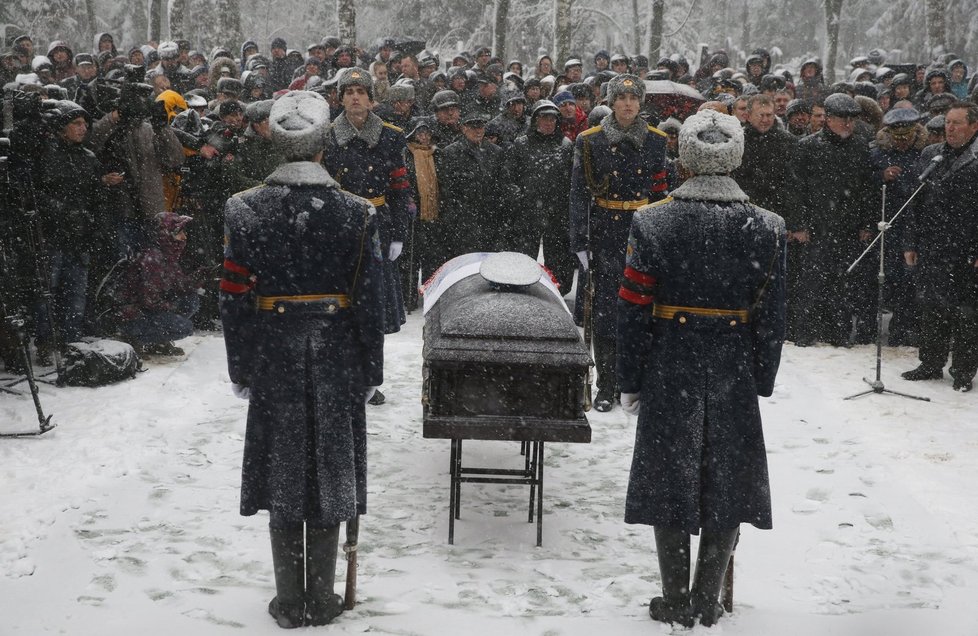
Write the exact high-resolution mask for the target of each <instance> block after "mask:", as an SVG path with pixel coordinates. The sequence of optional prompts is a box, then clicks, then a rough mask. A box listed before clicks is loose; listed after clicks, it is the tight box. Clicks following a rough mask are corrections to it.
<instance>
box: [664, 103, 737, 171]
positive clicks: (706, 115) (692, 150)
mask: <svg viewBox="0 0 978 636" xmlns="http://www.w3.org/2000/svg"><path fill="white" fill-rule="evenodd" d="M743 156H744V130H743V128H742V127H741V125H740V120H738V119H737V118H736V117H732V116H730V115H724V114H723V113H718V112H717V111H715V110H701V111H700V112H698V113H695V114H694V115H691V116H690V117H689V118H688V119H687V120H686V122H685V123H684V124H683V127H682V128H681V129H680V131H679V160H680V161H681V162H682V164H683V166H685V167H686V168H688V169H689V170H690V171H691V172H693V173H694V174H697V175H725V174H727V173H729V172H730V171H732V170H733V169H734V168H736V167H738V166H739V165H740V162H741V159H742V158H743Z"/></svg>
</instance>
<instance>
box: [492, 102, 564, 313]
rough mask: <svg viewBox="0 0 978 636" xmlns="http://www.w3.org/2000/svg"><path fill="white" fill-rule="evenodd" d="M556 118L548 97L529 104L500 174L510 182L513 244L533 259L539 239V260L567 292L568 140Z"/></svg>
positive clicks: (558, 284) (558, 113)
mask: <svg viewBox="0 0 978 636" xmlns="http://www.w3.org/2000/svg"><path fill="white" fill-rule="evenodd" d="M559 119H560V110H559V109H558V108H557V106H556V104H554V103H553V102H551V101H548V100H540V101H539V102H537V103H536V104H535V105H534V107H533V112H532V113H531V114H530V124H529V127H528V129H527V131H526V134H524V135H522V136H520V137H518V138H517V139H516V141H515V143H513V144H512V146H511V147H509V148H508V149H507V150H506V152H505V155H504V157H503V180H504V181H506V182H507V183H510V184H513V185H514V186H515V191H514V197H513V201H512V204H511V206H510V207H511V208H512V210H513V211H514V214H513V215H512V216H511V222H512V228H511V229H512V246H513V248H514V250H515V251H519V252H523V253H524V254H526V255H527V256H529V257H531V258H533V259H536V257H537V255H538V254H539V252H540V243H541V241H542V242H543V260H544V264H545V265H546V266H547V268H548V269H549V270H550V272H551V273H552V274H553V276H554V278H555V279H556V281H557V286H558V287H559V288H560V290H561V293H564V294H567V293H568V292H570V289H571V284H572V282H573V278H574V269H575V267H576V261H575V259H574V254H573V253H572V252H571V251H570V245H569V243H568V227H567V223H568V219H567V206H568V205H569V195H570V176H571V166H572V165H573V162H574V144H573V143H571V141H570V140H569V139H567V138H566V137H565V136H564V135H563V133H562V132H561V130H560V127H559V126H558V125H557V123H558V121H559Z"/></svg>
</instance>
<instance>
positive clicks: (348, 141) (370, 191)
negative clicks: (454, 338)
mask: <svg viewBox="0 0 978 636" xmlns="http://www.w3.org/2000/svg"><path fill="white" fill-rule="evenodd" d="M338 90H339V98H340V102H341V103H342V105H343V113H342V114H340V115H339V116H338V117H337V118H336V120H335V121H334V122H333V123H332V124H331V125H330V127H329V130H328V131H327V133H326V152H325V155H324V158H323V165H324V166H325V167H326V170H327V171H328V172H329V173H330V174H331V175H332V176H333V178H334V179H336V181H337V182H338V183H339V184H340V187H341V188H343V189H344V190H346V191H347V192H350V193H352V194H356V195H358V196H361V197H363V198H365V199H367V200H368V201H370V203H371V204H372V205H373V206H374V207H375V208H377V220H378V223H377V227H378V229H379V230H380V245H381V252H382V253H383V254H384V257H385V260H384V267H383V271H384V332H385V333H395V332H397V331H400V329H401V325H402V324H404V321H405V320H406V316H405V312H404V299H403V296H402V294H401V282H400V271H399V266H398V265H397V264H396V263H395V261H396V260H397V259H398V258H400V256H401V252H402V251H403V248H404V241H405V239H406V238H407V234H408V228H409V227H410V224H411V220H412V219H413V218H414V215H415V212H416V210H415V206H414V197H413V195H412V192H411V183H410V182H409V181H408V178H407V168H406V167H405V165H404V147H405V141H404V133H403V131H402V130H401V129H400V128H398V127H397V126H394V125H392V124H388V123H386V122H385V121H384V120H382V119H381V118H380V117H378V116H377V115H375V114H374V113H373V112H371V110H370V109H371V107H372V106H373V80H372V79H371V77H370V74H369V73H367V72H366V71H365V70H363V69H361V68H351V69H349V70H347V71H346V72H344V73H343V74H342V75H341V77H340V80H339V84H338ZM383 402H384V395H383V394H382V393H381V392H380V391H377V392H376V393H375V395H374V397H373V398H372V402H371V404H382V403H383Z"/></svg>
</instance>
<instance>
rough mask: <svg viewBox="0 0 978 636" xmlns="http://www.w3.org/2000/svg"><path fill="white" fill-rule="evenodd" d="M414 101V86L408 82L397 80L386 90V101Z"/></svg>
mask: <svg viewBox="0 0 978 636" xmlns="http://www.w3.org/2000/svg"><path fill="white" fill-rule="evenodd" d="M412 99H414V85H413V84H411V83H410V82H407V81H403V80H398V81H396V82H394V83H393V84H391V87H390V88H388V89H387V101H388V102H399V101H406V100H412Z"/></svg>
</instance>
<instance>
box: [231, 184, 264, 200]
mask: <svg viewBox="0 0 978 636" xmlns="http://www.w3.org/2000/svg"><path fill="white" fill-rule="evenodd" d="M266 187H268V184H265V183H259V184H258V185H256V186H252V187H250V188H248V189H247V190H242V191H241V192H235V193H234V196H236V197H240V196H241V195H243V194H248V193H249V192H254V191H255V190H261V189H262V188H266Z"/></svg>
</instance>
